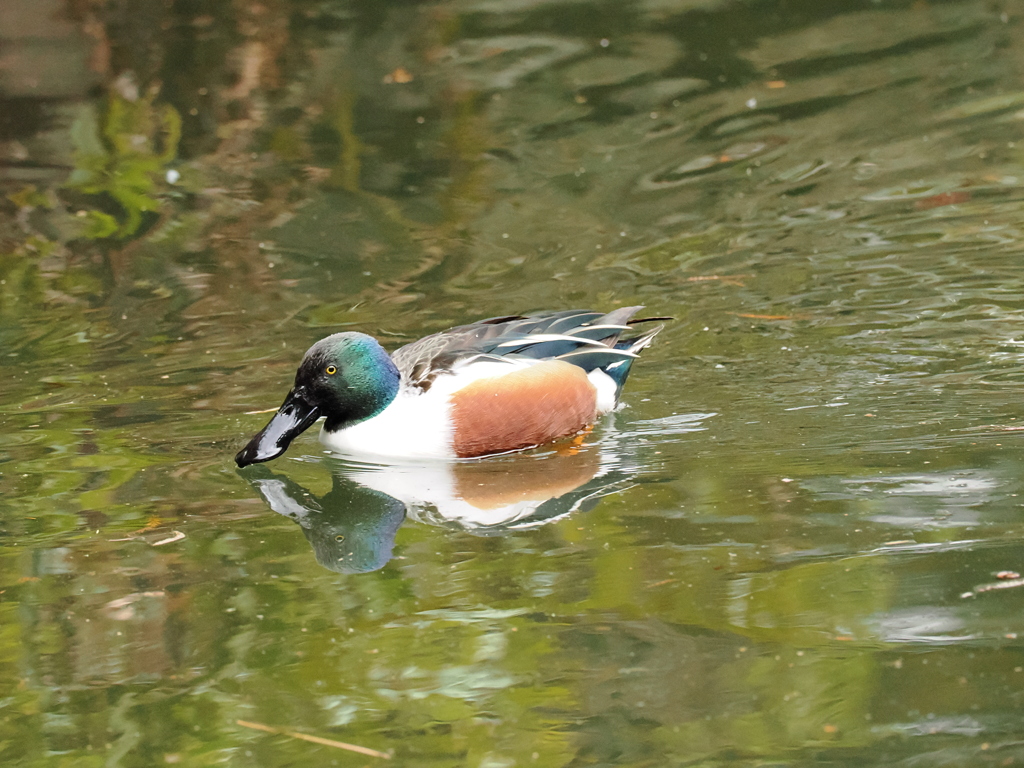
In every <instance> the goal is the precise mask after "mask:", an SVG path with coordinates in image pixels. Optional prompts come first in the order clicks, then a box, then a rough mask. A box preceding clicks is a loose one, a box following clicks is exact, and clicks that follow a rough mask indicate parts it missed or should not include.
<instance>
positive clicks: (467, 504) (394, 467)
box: [240, 438, 635, 573]
mask: <svg viewBox="0 0 1024 768" xmlns="http://www.w3.org/2000/svg"><path fill="white" fill-rule="evenodd" d="M608 442H609V441H608V440H607V438H606V439H605V440H603V441H602V443H604V444H605V445H603V446H602V445H600V444H589V445H581V443H582V440H581V439H580V438H576V439H575V440H573V441H571V442H568V443H566V444H563V445H558V444H556V445H554V446H549V447H548V448H547V449H545V450H540V451H537V452H533V453H525V454H524V453H516V454H510V455H505V456H492V457H489V458H487V459H482V460H473V461H464V462H437V463H419V464H390V465H379V464H365V463H360V462H356V461H353V460H349V459H341V458H334V457H332V458H328V459H326V460H325V464H326V465H327V466H328V467H330V469H331V474H332V481H333V483H332V488H331V490H330V491H329V492H327V493H326V494H324V495H322V496H317V495H316V494H313V493H311V492H310V491H308V490H307V489H306V488H304V487H303V486H301V485H300V484H299V483H297V482H295V481H294V480H292V479H291V478H289V477H287V476H285V475H283V474H280V473H275V472H272V471H271V470H269V469H267V468H266V466H265V465H262V466H254V467H251V468H246V469H245V470H241V471H240V474H242V475H243V476H244V477H245V478H246V479H247V480H248V481H249V483H250V484H251V485H252V486H253V487H254V488H255V489H256V490H257V491H258V492H259V493H260V495H261V496H262V497H263V499H264V501H266V503H267V504H268V505H269V506H270V508H271V509H272V510H274V511H275V512H277V513H279V514H282V515H284V516H285V517H289V518H291V519H292V520H294V521H295V522H296V523H298V524H299V526H301V528H302V531H303V533H304V534H305V535H306V539H307V540H308V541H309V543H310V545H311V546H312V547H313V553H314V555H315V556H316V560H317V562H318V563H320V564H321V565H322V566H324V567H326V568H329V569H331V570H332V571H337V572H338V573H366V572H369V571H375V570H378V569H379V568H383V567H384V566H385V565H386V564H387V562H388V561H389V560H390V559H391V556H392V550H393V549H394V545H395V535H396V534H397V532H398V529H399V527H400V526H401V524H402V522H403V521H404V520H405V518H406V516H407V515H408V516H409V517H411V518H412V519H414V520H416V521H418V522H421V523H427V524H429V525H436V526H443V527H449V528H455V529H461V530H464V531H467V532H469V533H473V534H476V535H483V536H498V535H501V534H503V533H505V532H507V531H513V530H523V529H525V528H534V527H538V526H541V525H545V524H547V523H550V522H553V521H554V520H558V519H560V518H563V517H565V516H566V515H569V514H571V513H573V512H576V511H578V510H587V509H590V508H591V507H593V506H594V505H595V504H596V503H597V501H598V500H599V499H600V498H601V497H603V496H606V495H608V494H610V493H615V492H617V491H618V490H620V489H622V488H623V487H624V486H625V485H627V484H628V483H629V481H630V478H631V477H632V476H633V475H635V468H631V467H627V466H626V464H625V463H624V461H623V459H622V457H621V455H619V454H617V453H616V452H615V451H613V450H608V449H607V448H608V445H607V443H608Z"/></svg>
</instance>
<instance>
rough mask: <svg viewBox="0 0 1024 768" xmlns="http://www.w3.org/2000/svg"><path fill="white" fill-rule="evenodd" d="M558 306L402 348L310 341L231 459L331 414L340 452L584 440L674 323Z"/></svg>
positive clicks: (330, 444)
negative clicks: (262, 420)
mask: <svg viewBox="0 0 1024 768" xmlns="http://www.w3.org/2000/svg"><path fill="white" fill-rule="evenodd" d="M642 308H643V307H642V306H633V307H621V308H618V309H614V310H612V311H611V312H607V313H604V312H598V311H590V310H561V311H548V312H537V313H533V314H526V315H507V316H503V317H492V318H488V319H485V320H479V321H477V322H474V323H470V324H468V325H460V326H457V327H455V328H451V329H449V330H446V331H441V332H440V333H434V334H431V335H429V336H425V337H423V338H422V339H419V340H418V341H414V342H412V343H411V344H407V345H405V346H403V347H400V348H399V349H397V350H395V352H394V353H392V354H388V352H387V351H386V350H385V349H384V347H383V346H381V344H380V342H378V341H377V340H376V339H375V338H373V337H372V336H369V335H367V334H365V333H358V332H354V331H347V332H343V333H335V334H333V335H331V336H328V337H326V338H324V339H321V340H320V341H318V342H316V343H315V344H313V346H312V347H310V348H309V350H308V351H307V352H306V354H305V355H304V356H303V358H302V362H301V363H300V364H299V368H298V371H297V372H296V374H295V383H294V385H293V386H292V388H291V390H290V391H289V392H288V395H287V396H286V397H285V399H284V402H283V403H282V404H281V407H280V408H278V409H277V412H276V413H275V414H274V415H273V416H272V417H271V419H270V421H269V422H268V423H267V425H266V426H265V427H264V428H263V429H261V430H260V431H259V432H257V433H256V434H255V435H254V436H253V437H252V439H251V440H250V441H249V442H248V444H247V445H246V446H245V447H244V448H242V450H240V451H239V452H238V454H237V455H236V456H235V463H236V464H237V465H238V466H239V467H246V466H249V465H251V464H257V463H260V462H265V461H270V460H272V459H276V458H277V457H279V456H281V455H282V454H283V453H284V452H285V451H287V449H288V446H289V445H290V444H291V442H292V440H294V439H295V438H296V437H297V436H298V435H300V434H301V433H302V432H304V431H305V430H307V429H309V427H311V426H312V425H313V424H315V423H316V422H317V421H318V420H320V419H321V418H323V420H324V421H323V426H322V427H321V430H320V442H321V443H322V444H323V445H324V446H325V447H326V448H327V449H328V450H329V451H331V452H332V453H341V454H348V455H357V456H359V455H362V456H374V457H381V458H389V459H445V460H449V459H472V458H477V457H481V456H487V455H491V454H502V453H509V452H513V451H519V450H523V449H526V448H532V447H535V446H538V445H543V444H546V443H550V442H552V441H555V440H558V439H560V438H565V437H569V436H573V435H579V434H581V433H583V432H585V431H586V430H588V429H590V428H591V427H592V426H593V424H594V423H595V421H596V420H597V419H598V418H599V417H601V416H603V415H604V414H606V413H609V412H611V411H613V410H615V409H616V408H617V407H618V405H619V398H620V396H621V393H622V389H623V386H624V385H625V383H626V379H627V377H628V376H629V372H630V369H631V368H632V365H633V362H634V361H635V360H636V359H637V357H638V356H639V354H640V352H641V351H642V350H643V349H646V348H647V347H648V346H650V344H651V343H652V341H653V340H654V337H655V336H656V335H657V334H658V333H659V332H660V331H661V330H662V329H663V328H664V325H662V324H660V323H659V324H658V325H655V326H653V327H649V328H647V329H646V330H643V331H642V332H639V333H636V334H635V335H634V334H633V331H634V330H635V328H636V326H638V325H641V324H647V323H653V322H657V321H662V320H668V319H671V318H667V317H647V318H641V319H634V315H635V314H636V313H637V312H639V311H640V310H641V309H642Z"/></svg>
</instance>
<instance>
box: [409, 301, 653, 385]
mask: <svg viewBox="0 0 1024 768" xmlns="http://www.w3.org/2000/svg"><path fill="white" fill-rule="evenodd" d="M641 308H642V307H639V306H637V307H621V308H619V309H616V310H613V311H611V312H608V313H602V312H592V311H587V310H566V311H561V312H539V313H536V314H532V315H510V316H506V317H493V318H489V319H487V320H480V321H479V322H476V323H471V324H469V325H460V326H458V327H456V328H452V329H450V330H447V331H442V332H441V333H435V334H432V335H430V336H425V337H424V338H422V339H420V340H419V341H415V342H413V343H412V344H407V345H406V346H404V347H401V348H400V349H398V350H396V351H395V352H394V354H393V355H392V356H391V357H392V359H393V360H394V362H395V365H396V366H397V367H398V370H399V372H400V373H401V375H402V380H403V381H404V382H405V383H406V384H408V385H410V386H413V387H417V388H419V389H428V388H429V387H430V384H431V383H432V382H433V380H434V379H435V378H436V377H437V376H438V375H439V374H441V373H445V372H448V371H451V370H452V368H453V367H454V366H456V365H459V364H463V363H465V362H468V361H471V360H477V359H487V360H498V361H500V360H508V361H509V362H512V361H514V360H516V359H522V358H531V359H538V360H544V359H556V358H557V359H564V360H565V361H566V362H570V363H573V364H574V365H578V366H580V367H581V368H584V369H585V370H587V371H590V370H592V369H594V368H603V367H604V366H606V365H609V364H611V363H614V362H617V361H621V360H629V361H630V362H632V359H633V358H635V357H636V354H637V352H638V351H639V350H640V349H642V348H643V347H644V346H646V345H647V344H648V343H650V338H651V337H652V336H653V335H654V333H657V330H660V328H659V329H654V330H653V332H648V333H645V334H643V335H642V336H640V337H637V338H636V339H629V340H623V341H620V340H619V339H620V336H621V335H622V334H623V333H624V332H626V331H629V330H630V326H631V325H633V324H636V323H639V322H645V321H644V320H630V318H632V316H633V315H634V314H636V312H637V311H638V310H640V309H641ZM652 319H662V318H652ZM641 340H642V342H643V343H642V344H639V345H638V344H637V342H640V341H641Z"/></svg>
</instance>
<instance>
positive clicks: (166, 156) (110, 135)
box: [67, 94, 181, 239]
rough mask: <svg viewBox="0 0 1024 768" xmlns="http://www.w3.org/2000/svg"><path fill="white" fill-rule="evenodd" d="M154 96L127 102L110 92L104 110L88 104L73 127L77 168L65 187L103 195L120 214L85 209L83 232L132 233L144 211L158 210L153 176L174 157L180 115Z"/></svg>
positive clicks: (92, 236) (91, 234)
mask: <svg viewBox="0 0 1024 768" xmlns="http://www.w3.org/2000/svg"><path fill="white" fill-rule="evenodd" d="M154 98H155V94H149V95H147V96H145V97H140V98H138V99H136V100H134V101H129V100H128V99H126V98H124V97H123V96H120V95H117V94H111V96H110V98H109V99H108V101H107V105H106V109H105V110H104V112H103V114H102V115H100V114H97V112H96V110H94V109H92V108H89V109H87V110H86V111H85V112H84V113H83V115H82V116H81V117H80V118H79V119H78V120H77V121H76V122H75V124H74V126H73V127H72V140H73V142H74V144H75V149H76V157H75V166H76V167H75V170H74V172H73V173H72V174H71V177H70V178H69V179H68V182H67V186H68V187H71V188H73V189H78V190H80V191H82V192H85V193H86V194H89V195H105V196H109V197H110V198H112V199H113V200H114V201H115V202H116V203H117V204H118V205H119V206H120V208H121V213H120V215H116V216H115V215H111V214H110V213H106V212H103V211H100V210H95V209H93V210H90V211H88V212H87V213H86V216H87V218H88V226H87V227H86V231H85V236H86V237H88V238H90V239H100V238H104V237H120V238H126V237H131V236H132V235H133V234H135V233H136V232H137V231H138V229H139V227H140V226H141V224H142V214H143V213H144V212H147V211H155V210H157V207H158V206H159V202H158V201H157V199H156V198H155V197H154V195H153V192H154V190H155V188H156V182H155V181H154V175H155V174H156V173H157V172H159V171H160V170H162V169H163V167H164V166H166V165H167V163H169V162H170V161H171V160H173V159H174V157H175V154H176V153H177V149H178V140H179V138H180V137H181V117H180V116H179V115H178V113H177V111H176V110H175V109H174V108H173V107H172V106H170V105H169V104H161V105H159V106H158V105H154V104H153V99H154Z"/></svg>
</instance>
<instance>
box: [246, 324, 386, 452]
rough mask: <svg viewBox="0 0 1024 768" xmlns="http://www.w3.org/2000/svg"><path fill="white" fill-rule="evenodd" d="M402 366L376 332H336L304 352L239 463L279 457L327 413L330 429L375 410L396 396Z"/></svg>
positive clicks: (365, 415)
mask: <svg viewBox="0 0 1024 768" xmlns="http://www.w3.org/2000/svg"><path fill="white" fill-rule="evenodd" d="M399 378H400V377H399V373H398V369H397V368H395V364H394V363H393V362H392V361H391V357H390V356H389V355H388V353H387V352H385V351H384V348H383V347H381V345H380V344H378V343H377V341H376V339H374V338H373V337H372V336H367V335H366V334H364V333H336V334H334V335H333V336H328V337H327V338H326V339H321V340H320V341H318V342H317V343H316V344H314V345H313V346H312V347H310V348H309V350H308V351H307V352H306V355H305V357H303V358H302V364H301V365H299V370H298V372H297V373H296V374H295V386H294V387H292V391H291V392H289V393H288V397H286V398H285V399H284V403H282V404H281V407H280V408H279V409H278V410H277V413H275V414H274V417H273V418H272V419H271V420H270V423H268V424H267V426H265V427H264V428H263V429H261V430H260V431H259V432H258V433H257V434H256V435H255V436H254V437H253V439H252V440H250V441H249V444H248V445H247V446H245V448H243V449H242V450H241V451H239V452H238V455H237V456H235V463H236V464H238V466H240V467H244V466H247V465H249V464H256V463H258V462H261V461H270V460H271V459H276V458H277V457H278V456H280V455H281V454H282V453H284V452H285V451H286V450H287V448H288V445H289V444H290V443H291V441H292V440H293V439H294V438H295V437H296V436H297V435H299V434H301V433H302V432H303V431H305V430H306V429H308V428H309V427H310V426H312V425H313V424H314V423H315V422H316V420H317V419H319V418H320V417H321V416H324V417H325V418H326V419H327V422H326V424H325V426H326V428H327V429H328V430H335V429H340V428H342V427H346V426H349V425H351V424H355V423H357V422H360V421H364V420H365V419H369V418H371V417H373V416H376V415H377V414H378V413H380V412H381V411H383V410H384V409H385V408H386V407H387V406H388V404H389V403H390V402H391V401H392V400H394V399H395V395H396V394H397V393H398V384H399Z"/></svg>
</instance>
